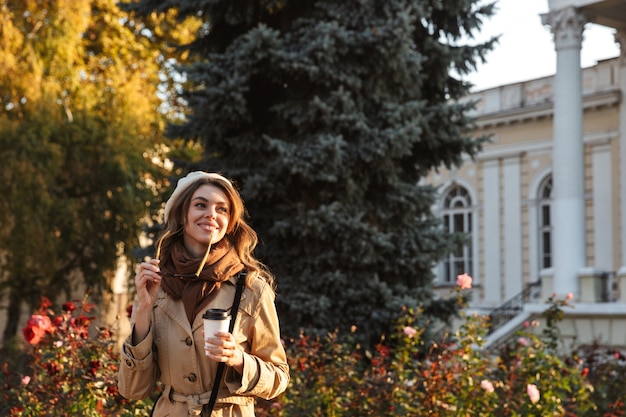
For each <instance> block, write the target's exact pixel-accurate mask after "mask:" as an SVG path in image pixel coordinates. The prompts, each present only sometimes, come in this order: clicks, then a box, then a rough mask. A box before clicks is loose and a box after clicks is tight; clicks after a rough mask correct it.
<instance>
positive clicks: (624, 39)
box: [615, 31, 626, 302]
mask: <svg viewBox="0 0 626 417" xmlns="http://www.w3.org/2000/svg"><path fill="white" fill-rule="evenodd" d="M615 40H616V41H617V42H618V43H619V45H620V52H621V53H620V55H621V56H620V61H619V62H620V66H619V86H620V90H621V91H622V97H624V94H626V32H625V31H619V32H617V33H616V34H615ZM619 160H620V164H619V178H620V181H619V182H620V185H619V187H620V193H619V194H620V197H619V198H620V201H619V205H620V220H621V222H620V223H621V224H620V237H621V252H620V255H621V259H620V261H619V262H620V265H621V266H620V269H619V272H618V275H619V276H620V277H621V276H623V277H625V279H624V281H623V282H624V283H625V284H626V105H625V104H624V102H623V101H622V103H620V107H619ZM624 288H626V286H622V291H621V293H622V299H623V300H624V302H626V291H625V290H624Z"/></svg>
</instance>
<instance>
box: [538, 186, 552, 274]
mask: <svg viewBox="0 0 626 417" xmlns="http://www.w3.org/2000/svg"><path fill="white" fill-rule="evenodd" d="M537 203H538V204H537V207H538V208H539V213H538V214H539V217H538V220H539V222H538V224H539V268H540V269H545V268H550V267H552V216H551V215H550V212H551V206H552V176H548V177H547V178H546V179H544V180H543V182H542V183H541V185H540V186H539V195H538V196H537Z"/></svg>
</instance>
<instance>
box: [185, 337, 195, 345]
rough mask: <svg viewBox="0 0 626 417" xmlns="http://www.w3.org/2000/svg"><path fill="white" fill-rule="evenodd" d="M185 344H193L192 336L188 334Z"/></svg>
mask: <svg viewBox="0 0 626 417" xmlns="http://www.w3.org/2000/svg"><path fill="white" fill-rule="evenodd" d="M185 344H186V345H187V346H191V345H193V340H191V337H189V336H187V338H186V339H185Z"/></svg>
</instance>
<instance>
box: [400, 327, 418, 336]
mask: <svg viewBox="0 0 626 417" xmlns="http://www.w3.org/2000/svg"><path fill="white" fill-rule="evenodd" d="M402 332H403V333H404V334H405V335H407V336H409V337H413V336H415V334H416V333H417V330H415V329H414V328H413V327H411V326H405V327H404V329H403V330H402Z"/></svg>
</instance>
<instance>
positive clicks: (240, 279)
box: [203, 269, 248, 416]
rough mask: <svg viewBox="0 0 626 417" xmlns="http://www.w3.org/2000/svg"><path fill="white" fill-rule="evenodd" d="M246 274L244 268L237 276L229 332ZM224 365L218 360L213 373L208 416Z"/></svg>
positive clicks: (233, 322) (232, 324)
mask: <svg viewBox="0 0 626 417" xmlns="http://www.w3.org/2000/svg"><path fill="white" fill-rule="evenodd" d="M246 275H248V272H247V271H246V270H245V269H244V270H243V271H241V272H240V273H239V275H238V276H237V289H236V291H235V299H234V300H233V306H232V308H231V309H230V315H231V318H230V325H229V327H228V331H229V332H230V333H232V332H233V329H234V328H235V320H236V319H237V313H238V312H239V302H240V301H241V293H242V292H243V287H245V285H246ZM225 367H226V365H225V364H224V362H220V363H219V364H218V365H217V372H216V373H215V379H214V380H213V389H212V390H211V399H210V400H209V403H208V404H207V405H206V406H205V407H204V411H205V412H206V414H205V413H204V412H203V415H206V416H210V415H211V413H212V412H213V407H214V406H215V401H216V400H217V391H218V390H219V388H220V382H221V381H222V375H223V374H224V368H225Z"/></svg>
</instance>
